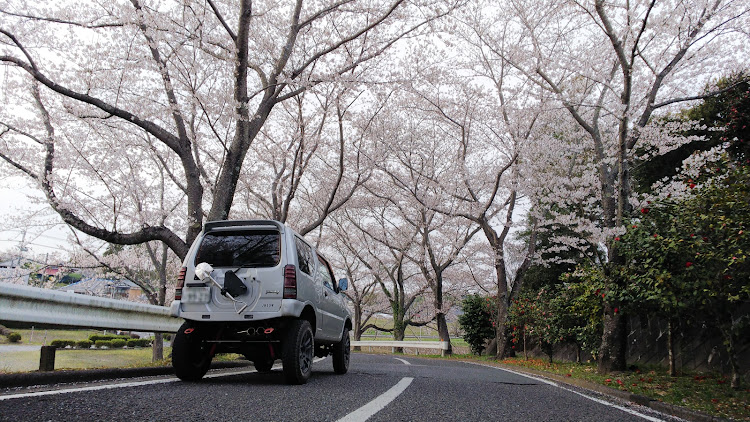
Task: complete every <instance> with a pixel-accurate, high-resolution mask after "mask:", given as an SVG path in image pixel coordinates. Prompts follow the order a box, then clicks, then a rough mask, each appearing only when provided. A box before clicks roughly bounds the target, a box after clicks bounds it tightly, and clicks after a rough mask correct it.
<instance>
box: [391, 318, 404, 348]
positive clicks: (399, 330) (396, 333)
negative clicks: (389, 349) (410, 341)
mask: <svg viewBox="0 0 750 422" xmlns="http://www.w3.org/2000/svg"><path fill="white" fill-rule="evenodd" d="M405 334H406V327H404V326H403V324H396V321H393V340H395V341H404V335H405ZM393 352H394V353H404V348H403V347H394V348H393Z"/></svg>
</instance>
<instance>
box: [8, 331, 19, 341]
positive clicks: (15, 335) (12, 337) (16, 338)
mask: <svg viewBox="0 0 750 422" xmlns="http://www.w3.org/2000/svg"><path fill="white" fill-rule="evenodd" d="M8 341H10V342H11V343H18V342H20V341H21V335H20V334H18V333H10V334H8Z"/></svg>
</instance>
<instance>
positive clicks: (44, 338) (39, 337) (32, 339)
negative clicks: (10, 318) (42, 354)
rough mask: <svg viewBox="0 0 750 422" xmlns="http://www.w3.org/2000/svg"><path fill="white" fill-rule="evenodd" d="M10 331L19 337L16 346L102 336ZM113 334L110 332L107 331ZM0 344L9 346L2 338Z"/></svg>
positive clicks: (72, 331) (97, 331) (69, 332)
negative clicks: (19, 339)
mask: <svg viewBox="0 0 750 422" xmlns="http://www.w3.org/2000/svg"><path fill="white" fill-rule="evenodd" d="M10 331H12V332H15V333H18V334H20V335H21V342H20V343H16V344H24V345H39V346H42V345H45V344H50V343H51V342H52V340H75V341H79V340H88V339H89V336H90V335H92V334H104V331H102V330H45V329H35V330H32V329H30V328H29V329H26V328H23V329H20V328H11V329H10ZM107 333H108V334H113V332H112V331H107ZM0 344H9V343H8V340H7V339H6V338H5V337H4V336H0Z"/></svg>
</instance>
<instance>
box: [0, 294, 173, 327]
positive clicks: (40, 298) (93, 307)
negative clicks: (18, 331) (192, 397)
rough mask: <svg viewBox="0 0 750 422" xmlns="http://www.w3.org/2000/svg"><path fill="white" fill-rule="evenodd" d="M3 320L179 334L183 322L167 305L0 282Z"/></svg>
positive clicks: (0, 311) (0, 303)
mask: <svg viewBox="0 0 750 422" xmlns="http://www.w3.org/2000/svg"><path fill="white" fill-rule="evenodd" d="M0 321H15V322H27V323H36V324H45V325H52V326H67V327H82V328H103V329H112V330H128V331H147V332H161V333H176V332H177V330H178V329H179V328H180V325H182V323H183V322H184V320H183V319H182V318H175V317H173V316H171V314H170V310H169V308H167V307H164V306H155V305H148V304H144V303H136V302H127V301H124V300H115V299H108V298H102V297H96V296H86V295H80V294H75V293H68V292H60V291H56V290H48V289H40V288H37V287H29V286H19V285H15V284H8V283H0Z"/></svg>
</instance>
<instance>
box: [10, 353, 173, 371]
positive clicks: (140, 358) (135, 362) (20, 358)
mask: <svg viewBox="0 0 750 422" xmlns="http://www.w3.org/2000/svg"><path fill="white" fill-rule="evenodd" d="M170 352H171V349H170V348H165V350H164V356H168V355H169V353H170ZM151 353H152V352H151V348H138V349H103V350H97V349H90V350H73V349H58V350H57V351H56V352H55V369H94V368H133V367H144V366H158V365H165V364H167V363H166V362H157V363H153V362H151ZM0 357H2V359H0V373H9V372H29V371H36V370H37V369H39V351H33V352H2V353H0Z"/></svg>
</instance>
